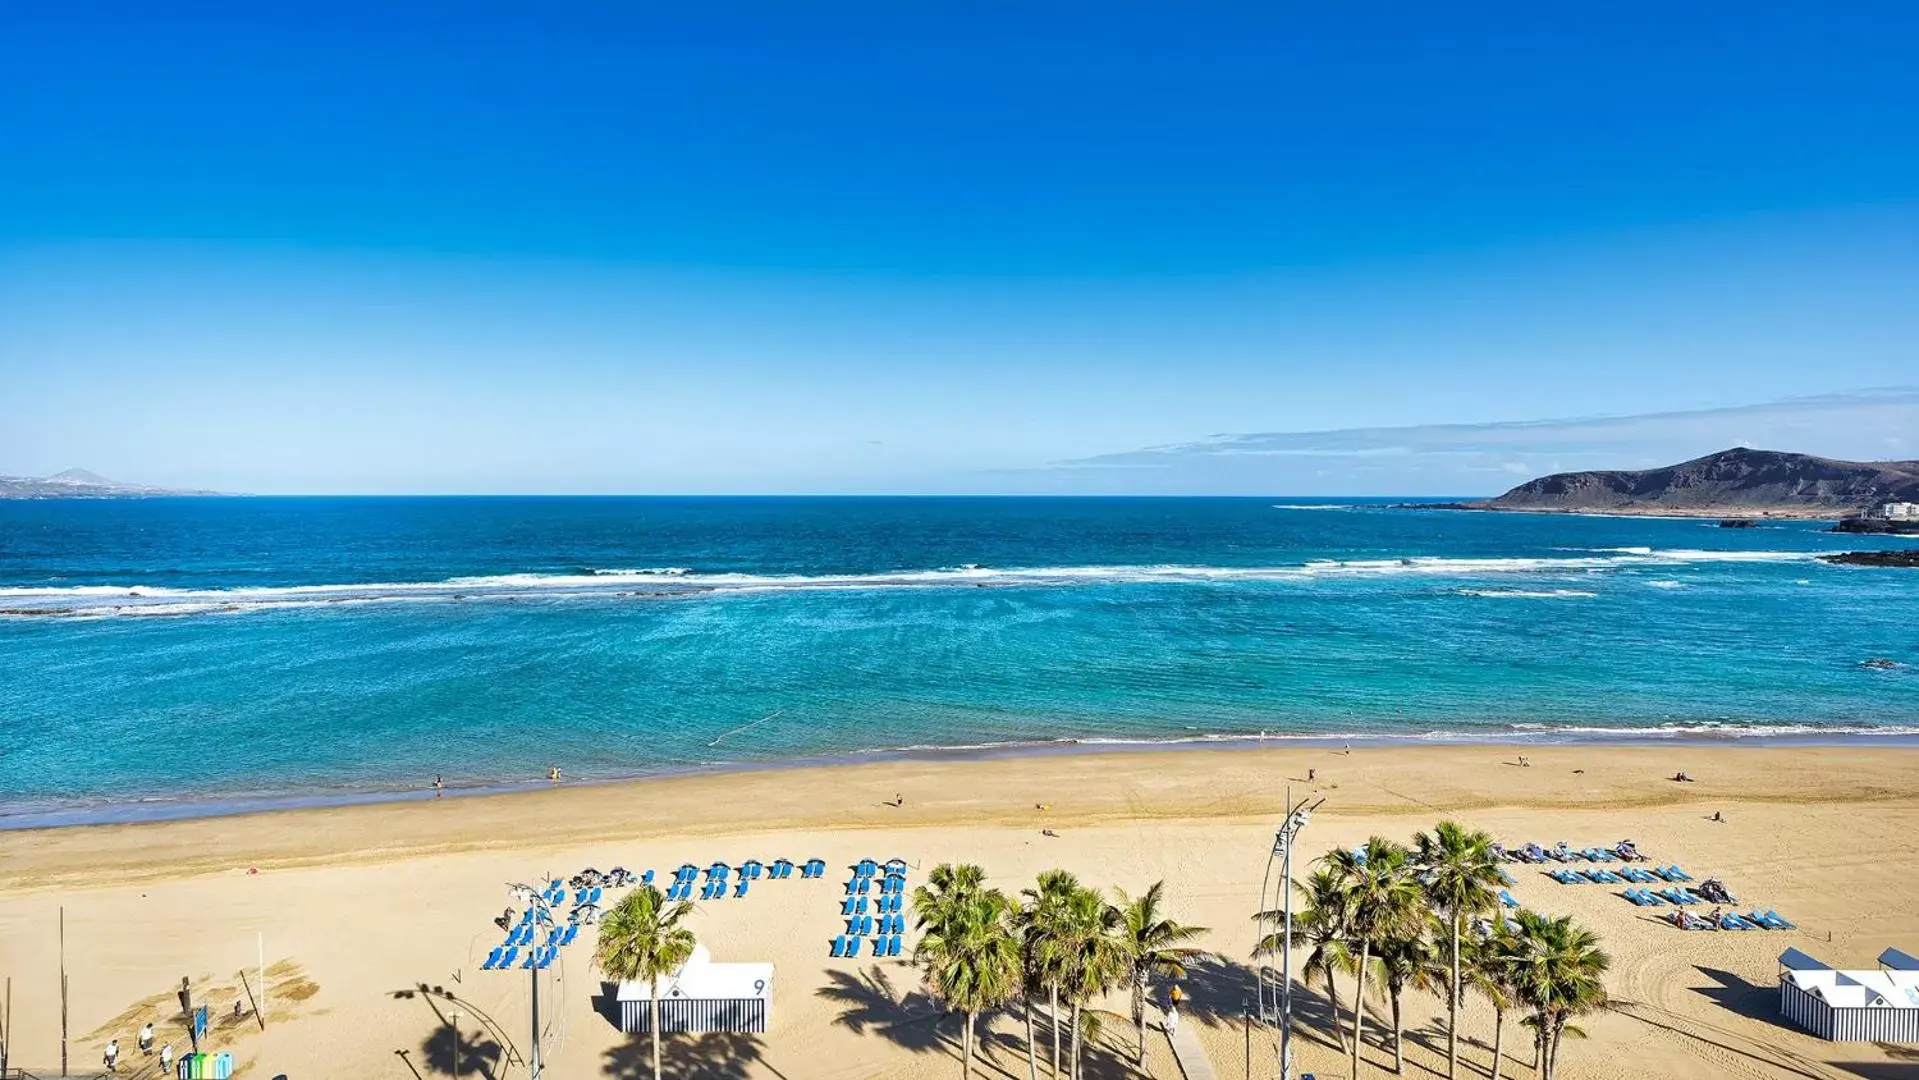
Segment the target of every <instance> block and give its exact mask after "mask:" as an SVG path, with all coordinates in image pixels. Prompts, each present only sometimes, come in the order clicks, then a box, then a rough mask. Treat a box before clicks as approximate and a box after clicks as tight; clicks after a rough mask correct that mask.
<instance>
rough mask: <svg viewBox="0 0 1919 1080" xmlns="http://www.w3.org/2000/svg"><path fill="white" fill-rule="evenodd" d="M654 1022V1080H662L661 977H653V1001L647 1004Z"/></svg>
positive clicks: (650, 1017)
mask: <svg viewBox="0 0 1919 1080" xmlns="http://www.w3.org/2000/svg"><path fill="white" fill-rule="evenodd" d="M646 1011H647V1012H648V1013H649V1014H650V1015H649V1017H648V1019H650V1020H652V1021H653V1080H660V977H659V976H658V975H655V976H653V999H652V1000H651V1001H648V1002H647V1003H646Z"/></svg>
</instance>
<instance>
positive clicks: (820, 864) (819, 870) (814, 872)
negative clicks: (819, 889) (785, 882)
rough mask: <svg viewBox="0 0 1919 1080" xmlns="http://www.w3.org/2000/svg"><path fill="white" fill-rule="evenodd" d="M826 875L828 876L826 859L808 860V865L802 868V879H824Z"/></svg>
mask: <svg viewBox="0 0 1919 1080" xmlns="http://www.w3.org/2000/svg"><path fill="white" fill-rule="evenodd" d="M825 874H826V860H825V859H808V860H807V861H806V865H805V866H803V867H801V868H800V877H802V878H816V877H823V876H825Z"/></svg>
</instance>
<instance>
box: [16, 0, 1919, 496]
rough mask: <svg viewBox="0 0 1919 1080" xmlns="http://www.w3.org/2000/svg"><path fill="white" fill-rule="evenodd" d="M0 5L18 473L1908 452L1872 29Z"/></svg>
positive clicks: (1913, 198)
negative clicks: (1735, 448) (5, 27)
mask: <svg viewBox="0 0 1919 1080" xmlns="http://www.w3.org/2000/svg"><path fill="white" fill-rule="evenodd" d="M10 21H11V24H12V25H11V26H10V32H9V34H8V35H7V37H6V38H5V40H0V101H5V102H7V103H8V104H7V105H5V106H4V107H0V139H3V140H4V141H5V144H6V145H8V146H9V147H10V148H12V149H11V150H10V155H9V156H10V161H9V168H8V169H6V170H4V171H0V207H4V208H5V209H4V210H0V386H4V387H5V388H6V389H5V392H6V396H7V399H8V403H9V406H10V407H9V408H8V410H7V416H8V422H7V423H6V424H5V425H0V474H7V475H19V476H44V475H47V474H50V473H54V472H57V471H60V470H63V469H66V468H70V467H82V468H86V469H89V470H92V471H95V472H98V473H101V474H103V475H106V476H109V477H112V478H114V479H116V480H126V481H133V482H140V483H148V484H154V485H158V486H166V487H188V488H208V489H214V490H222V491H244V492H251V493H258V494H293V493H342V494H346V493H354V494H411V493H439V494H483V493H495V492H498V493H517V494H571V493H623V492H630V493H661V494H727V493H756V494H789V493H802V492H803V493H813V494H890V493H899V494H961V493H964V494H1129V493H1137V494H1195V495H1205V494H1274V493H1283V494H1290V495H1297V496H1315V495H1400V496H1418V495H1427V494H1430V495H1479V494H1490V493H1494V492H1497V491H1500V490H1504V489H1505V488H1507V487H1510V486H1511V484H1512V483H1514V482H1517V481H1518V480H1521V479H1525V478H1528V477H1530V476H1534V475H1540V474H1543V473H1548V472H1554V471H1562V470H1566V469H1586V468H1643V467H1647V466H1651V465H1658V464H1668V463H1671V462H1675V461H1679V460H1684V459H1686V458H1691V457H1696V456H1698V455H1700V454H1703V453H1707V452H1711V451H1713V450H1718V449H1723V448H1725V447H1727V446H1731V445H1750V446H1758V447H1763V448H1768V449H1781V450H1794V451H1800V452H1806V453H1813V454H1819V455H1823V456H1829V457H1840V458H1852V459H1864V460H1885V459H1910V458H1914V457H1919V434H1915V432H1919V390H1915V389H1914V388H1913V386H1912V385H1911V384H1912V383H1913V382H1914V378H1913V376H1912V375H1911V374H1910V373H1911V372H1913V371H1915V370H1919V365H1916V364H1915V359H1919V302H1916V301H1919V143H1915V142H1914V140H1912V139H1911V138H1910V131H1911V120H1910V118H1911V117H1912V116H1913V115H1919V70H1916V69H1915V67H1914V66H1913V65H1912V64H1910V62H1909V57H1907V56H1905V52H1906V50H1905V49H1904V48H1903V47H1902V46H1903V43H1904V42H1906V41H1909V40H1911V39H1912V37H1913V36H1914V32H1919V13H1915V12H1914V11H1913V10H1912V9H1910V8H1909V7H1905V6H1900V5H1892V4H1883V5H1881V4H1866V5H1857V6H1851V7H1848V8H1846V9H1845V10H1842V11H1837V12H1823V13H1820V14H1819V15H1818V16H1817V17H1816V18H1815V17H1813V16H1812V15H1810V14H1809V13H1804V12H1800V11H1795V10H1790V9H1783V8H1777V7H1761V8H1757V9H1755V8H1752V7H1750V6H1746V7H1740V8H1731V7H1727V8H1725V9H1723V10H1713V9H1701V10H1696V11H1693V12H1690V13H1683V12H1674V11H1672V10H1670V9H1668V8H1665V7H1660V6H1656V5H1644V6H1637V7H1634V6H1629V7H1628V8H1626V9H1611V11H1610V13H1609V16H1608V17H1607V18H1606V19H1603V20H1602V19H1596V18H1590V17H1586V16H1584V15H1580V14H1567V13H1553V12H1547V13H1541V12H1538V11H1535V10H1529V11H1527V12H1526V14H1525V16H1524V17H1523V18H1520V17H1517V16H1516V15H1515V14H1513V13H1500V12H1481V13H1479V14H1476V15H1470V16H1465V15H1460V14H1457V13H1451V14H1448V15H1447V16H1445V17H1439V16H1433V17H1430V18H1423V17H1402V18H1396V19H1391V20H1387V19H1382V18H1375V17H1371V16H1369V15H1366V14H1363V13H1347V12H1307V11H1274V10H1270V9H1265V8H1247V9H1215V10H1210V11H1207V12H1203V13H1194V12H1184V13H1180V14H1178V15H1171V14H1154V13H1142V12H1112V11H1104V12H1102V13H1101V16H1100V17H1099V18H1098V19H1096V20H1095V19H1087V18H1082V17H1077V16H1075V15H1073V14H1072V13H1069V12H1064V11H1053V12H1049V13H1044V14H1035V13H1026V14H1022V15H1021V16H1020V17H1019V18H1017V19H1015V18H1013V17H1011V16H1010V15H1009V14H1006V13H993V12H974V13H969V14H967V15H965V16H959V15H955V14H951V13H945V12H937V11H897V10H893V9H875V8H867V7H860V6H840V7H832V8H826V9H818V10H815V11H813V12H811V13H809V15H808V16H807V17H805V18H801V17H798V16H796V15H794V14H792V13H790V12H787V11H784V10H782V9H780V8H777V7H771V6H769V7H766V8H763V9H752V8H748V9H736V10H733V11H730V12H728V13H710V12H690V11H673V12H638V11H629V10H625V9H618V8H608V9H590V8H589V9H586V10H583V11H575V12H572V13H570V14H569V15H568V16H566V17H557V16H555V17H548V16H544V15H538V14H531V15H528V14H522V15H509V14H506V13H501V12H494V11H483V10H478V11H476V10H474V9H472V8H470V7H461V8H452V7H447V8H444V9H442V8H438V7H435V6H433V5H409V7H408V8H407V9H406V10H405V11H386V10H382V11H381V12H378V13H375V12H372V11H360V10H354V9H348V8H341V9H334V10H329V11H322V12H315V11H308V12H302V13H299V14H297V15H294V14H288V13H278V14H276V13H271V12H263V11H253V12H246V13H242V14H235V13H233V12H230V11H217V10H215V9H212V8H205V7H199V6H195V5H188V6H186V7H182V8H178V9H173V10H170V11H169V12H167V13H166V14H165V15H164V17H163V16H161V15H160V14H157V13H154V12H151V11H148V10H144V9H142V8H140V7H138V6H134V5H126V6H116V5H107V6H106V7H95V8H89V9H87V10H86V11H85V12H78V11H64V10H58V9H52V10H37V11H33V12H23V13H20V14H19V15H18V16H17V17H15V18H13V19H12V20H10ZM1874 388H1879V389H1874Z"/></svg>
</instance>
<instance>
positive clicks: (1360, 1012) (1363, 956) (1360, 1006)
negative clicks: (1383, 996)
mask: <svg viewBox="0 0 1919 1080" xmlns="http://www.w3.org/2000/svg"><path fill="white" fill-rule="evenodd" d="M1372 945H1373V943H1372V942H1370V941H1364V940H1362V941H1361V942H1360V943H1359V978H1358V980H1357V981H1356V982H1355V984H1354V987H1353V1050H1352V1053H1353V1080H1359V1048H1360V1047H1361V1046H1362V1045H1364V1043H1365V1039H1364V1038H1362V1037H1361V1036H1362V1034H1363V1030H1362V1025H1364V1024H1365V1022H1366V1019H1365V1018H1366V965H1367V963H1369V962H1370V961H1371V960H1372Z"/></svg>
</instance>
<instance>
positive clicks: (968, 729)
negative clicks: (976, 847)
mask: <svg viewBox="0 0 1919 1080" xmlns="http://www.w3.org/2000/svg"><path fill="white" fill-rule="evenodd" d="M1821 528H1822V527H1821V526H1820V525H1817V524H1812V523H1803V524H1799V523H1795V524H1782V525H1778V526H1773V527H1766V528H1758V529H1750V530H1731V529H1721V528H1718V527H1716V526H1715V525H1714V524H1713V523H1710V522H1698V521H1662V520H1648V519H1628V518H1604V517H1566V516H1552V515H1506V514H1498V515H1495V514H1476V513H1463V512H1449V511H1437V510H1434V511H1421V510H1409V509H1399V508H1394V507H1391V506H1387V505H1384V504H1380V503H1367V502H1356V501H1331V500H1280V499H1044V498H1039V499H1027V498H1022V499H986V498H979V499H975V498H925V499H921V498H862V499H838V498H817V499H805V498H731V499H693V498H689V499H672V498H581V499H574V498H478V499H467V498H452V499H267V498H261V499H156V500H143V501H124V502H115V501H71V502H0V610H3V611H4V613H5V614H4V615H0V822H4V821H11V822H14V823H24V822H27V821H36V820H55V819H67V817H68V816H69V815H74V816H85V815H96V816H98V815H105V816H115V815H121V816H126V815H129V814H132V815H134V816H137V813H138V812H136V811H132V810H130V809H129V808H131V807H152V806H161V807H175V808H177V807H178V805H179V804H181V803H183V802H185V803H190V804H194V805H198V806H206V805H207V804H212V803H222V802H224V803H228V804H233V803H235V802H236V801H237V802H238V803H241V804H244V803H245V802H246V801H247V800H250V799H256V798H264V799H271V800H285V799H303V798H308V797H326V798H335V797H343V796H351V795H363V794H369V793H395V792H402V791H414V792H417V791H420V790H421V789H422V788H423V786H424V785H425V784H427V783H428V782H430V780H431V779H432V777H433V776H435V775H436V774H441V775H444V776H445V777H446V779H447V783H448V784H449V786H450V787H454V788H460V787H468V786H494V785H512V784H517V783H523V782H537V778H539V777H540V776H542V775H543V774H544V772H545V770H546V768H547V767H548V766H549V765H550V764H558V765H560V766H562V767H563V768H564V769H565V770H566V774H567V776H568V777H569V778H580V779H596V778H612V777H621V776H632V775H639V774H647V773H655V772H661V771H671V770H681V769H686V768H689V767H705V766H729V765H731V766H739V765H750V764H766V763H774V762H782V761H789V760H793V759H801V758H807V759H811V758H821V757H825V758H834V757H841V756H847V755H860V754H865V753H869V752H877V751H888V750H899V749H902V748H956V747H957V748H980V747H994V746H1001V745H1005V744H1014V745H1021V744H1047V743H1050V742H1054V741H1065V740H1081V741H1089V742H1091V741H1111V742H1117V743H1128V742H1142V741H1156V740H1211V739H1220V738H1226V737H1233V736H1242V737H1243V736H1249V735H1251V736H1257V735H1259V734H1260V733H1262V732H1263V733H1266V735H1267V736H1268V737H1301V736H1308V737H1319V738H1327V739H1346V738H1362V737H1377V738H1437V737H1467V738H1506V737H1520V738H1538V739H1556V738H1567V737H1584V738H1623V737H1664V736H1674V735H1689V736H1701V735H1703V736H1708V737H1711V736H1721V737H1727V738H1732V737H1741V738H1759V737H1765V736H1768V735H1773V736H1777V735H1796V736H1813V737H1820V738H1835V739H1838V738H1845V737H1848V736H1869V735H1872V734H1912V733H1914V732H1919V603H1915V601H1919V572H1915V571H1902V570H1886V569H1858V568H1842V567H1836V566H1831V565H1827V564H1824V563H1821V562H1818V561H1816V560H1815V559H1814V558H1813V556H1814V555H1815V554H1817V553H1820V552H1832V551H1843V550H1852V549H1858V548H1861V547H1883V546H1900V544H1901V541H1898V540H1892V539H1875V538H1860V537H1841V536H1834V535H1831V534H1828V533H1825V532H1822V531H1821ZM1868 660H1880V661H1890V662H1891V663H1890V664H1870V665H1869V664H1866V663H1865V661H1868ZM49 814H53V815H54V816H53V817H51V818H50V817H48V815H49Z"/></svg>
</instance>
